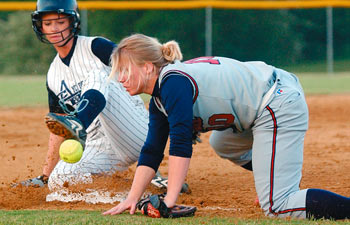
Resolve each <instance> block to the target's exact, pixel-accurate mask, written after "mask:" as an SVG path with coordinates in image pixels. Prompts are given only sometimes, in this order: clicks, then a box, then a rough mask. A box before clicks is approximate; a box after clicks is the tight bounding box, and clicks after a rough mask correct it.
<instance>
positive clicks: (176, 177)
mask: <svg viewBox="0 0 350 225" xmlns="http://www.w3.org/2000/svg"><path fill="white" fill-rule="evenodd" d="M190 160H191V158H184V157H178V156H169V174H168V191H167V195H166V197H165V199H164V201H165V204H166V205H167V206H168V207H169V208H171V207H173V206H174V205H175V202H176V200H177V198H178V196H179V193H180V191H181V188H182V184H183V183H184V182H185V178H186V175H187V171H188V168H189V166H190Z"/></svg>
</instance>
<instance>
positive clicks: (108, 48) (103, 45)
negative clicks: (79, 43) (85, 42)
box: [91, 37, 117, 66]
mask: <svg viewBox="0 0 350 225" xmlns="http://www.w3.org/2000/svg"><path fill="white" fill-rule="evenodd" d="M116 46H117V45H116V44H115V43H114V42H112V41H110V40H108V39H107V38H104V37H94V38H93V39H92V42H91V50H92V53H93V54H94V55H95V56H96V57H98V58H99V59H100V60H101V61H102V62H103V63H104V64H105V65H106V66H109V64H110V57H111V55H112V52H113V50H114V48H115V47H116Z"/></svg>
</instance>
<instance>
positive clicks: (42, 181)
mask: <svg viewBox="0 0 350 225" xmlns="http://www.w3.org/2000/svg"><path fill="white" fill-rule="evenodd" d="M48 180H49V178H48V177H47V176H45V175H41V176H38V177H35V178H32V179H28V180H25V181H21V182H19V183H16V184H13V185H12V187H17V186H18V185H21V186H24V187H45V185H46V184H47V182H48Z"/></svg>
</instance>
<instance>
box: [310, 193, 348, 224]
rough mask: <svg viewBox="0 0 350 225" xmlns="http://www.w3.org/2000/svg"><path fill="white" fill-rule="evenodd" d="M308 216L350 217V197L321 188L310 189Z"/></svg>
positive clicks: (326, 217)
mask: <svg viewBox="0 0 350 225" xmlns="http://www.w3.org/2000/svg"><path fill="white" fill-rule="evenodd" d="M306 216H307V218H309V219H311V218H314V219H321V218H325V219H336V220H337V219H346V218H348V219H350V198H347V197H344V196H341V195H338V194H335V193H333V192H330V191H325V190H321V189H308V191H307V193H306Z"/></svg>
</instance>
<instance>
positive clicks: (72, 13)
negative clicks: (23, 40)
mask: <svg viewBox="0 0 350 225" xmlns="http://www.w3.org/2000/svg"><path fill="white" fill-rule="evenodd" d="M45 13H58V14H64V15H66V16H67V17H68V18H69V20H70V26H69V27H68V28H67V29H70V30H71V32H70V35H69V36H68V37H66V38H64V39H63V40H61V41H59V42H56V43H51V42H50V41H49V40H47V38H46V37H45V33H43V32H42V29H41V28H42V15H43V14H45ZM32 27H33V30H34V32H35V33H36V36H37V37H38V38H39V40H40V41H42V42H44V43H48V44H58V43H62V42H63V44H62V45H60V46H64V45H65V44H67V43H68V41H69V40H70V39H72V38H73V37H74V36H76V35H78V33H79V31H80V17H79V13H78V5H77V2H76V0H38V1H37V3H36V10H35V11H34V12H32ZM61 32H63V31H59V32H58V33H61Z"/></svg>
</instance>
